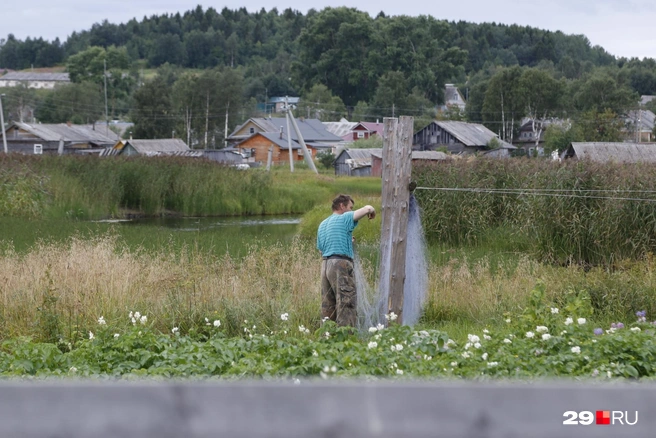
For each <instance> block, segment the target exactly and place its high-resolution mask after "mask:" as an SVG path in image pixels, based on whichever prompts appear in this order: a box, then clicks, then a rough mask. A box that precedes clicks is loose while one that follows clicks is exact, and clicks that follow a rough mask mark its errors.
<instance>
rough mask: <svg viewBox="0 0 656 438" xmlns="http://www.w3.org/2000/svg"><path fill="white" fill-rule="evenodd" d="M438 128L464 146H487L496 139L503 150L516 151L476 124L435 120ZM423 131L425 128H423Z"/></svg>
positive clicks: (513, 147)
mask: <svg viewBox="0 0 656 438" xmlns="http://www.w3.org/2000/svg"><path fill="white" fill-rule="evenodd" d="M432 123H435V124H436V125H438V126H439V127H440V128H442V129H444V130H445V131H447V132H448V133H449V134H451V135H453V136H454V137H455V138H456V139H457V140H458V141H459V142H460V143H462V144H464V145H465V146H487V144H488V143H489V142H490V140H492V139H493V138H496V139H497V140H498V141H499V142H500V143H501V147H502V148H504V149H517V147H515V146H513V145H511V144H510V143H506V142H505V141H503V140H500V139H499V138H498V137H497V135H496V134H495V133H494V132H492V131H490V130H489V129H487V128H486V127H485V126H483V125H481V124H478V123H468V122H454V121H450V120H435V121H433V122H432ZM424 129H425V128H424Z"/></svg>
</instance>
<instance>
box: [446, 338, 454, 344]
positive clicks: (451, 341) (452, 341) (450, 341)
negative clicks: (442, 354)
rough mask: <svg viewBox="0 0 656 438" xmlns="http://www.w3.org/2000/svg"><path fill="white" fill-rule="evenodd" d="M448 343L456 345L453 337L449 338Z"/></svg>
mask: <svg viewBox="0 0 656 438" xmlns="http://www.w3.org/2000/svg"><path fill="white" fill-rule="evenodd" d="M446 345H456V342H455V341H454V340H453V339H447V341H446Z"/></svg>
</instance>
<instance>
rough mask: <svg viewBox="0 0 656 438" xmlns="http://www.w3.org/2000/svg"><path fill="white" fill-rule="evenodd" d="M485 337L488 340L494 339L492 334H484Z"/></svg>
mask: <svg viewBox="0 0 656 438" xmlns="http://www.w3.org/2000/svg"><path fill="white" fill-rule="evenodd" d="M483 339H485V340H486V341H489V340H490V339H492V336H490V335H483Z"/></svg>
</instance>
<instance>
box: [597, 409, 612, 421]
mask: <svg viewBox="0 0 656 438" xmlns="http://www.w3.org/2000/svg"><path fill="white" fill-rule="evenodd" d="M597 424H610V411H597Z"/></svg>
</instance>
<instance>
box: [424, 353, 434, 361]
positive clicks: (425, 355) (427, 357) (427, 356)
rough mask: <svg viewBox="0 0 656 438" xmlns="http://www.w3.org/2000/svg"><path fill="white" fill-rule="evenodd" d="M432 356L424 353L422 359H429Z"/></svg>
mask: <svg viewBox="0 0 656 438" xmlns="http://www.w3.org/2000/svg"><path fill="white" fill-rule="evenodd" d="M432 358H433V356H429V355H427V354H424V360H431V359H432Z"/></svg>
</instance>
